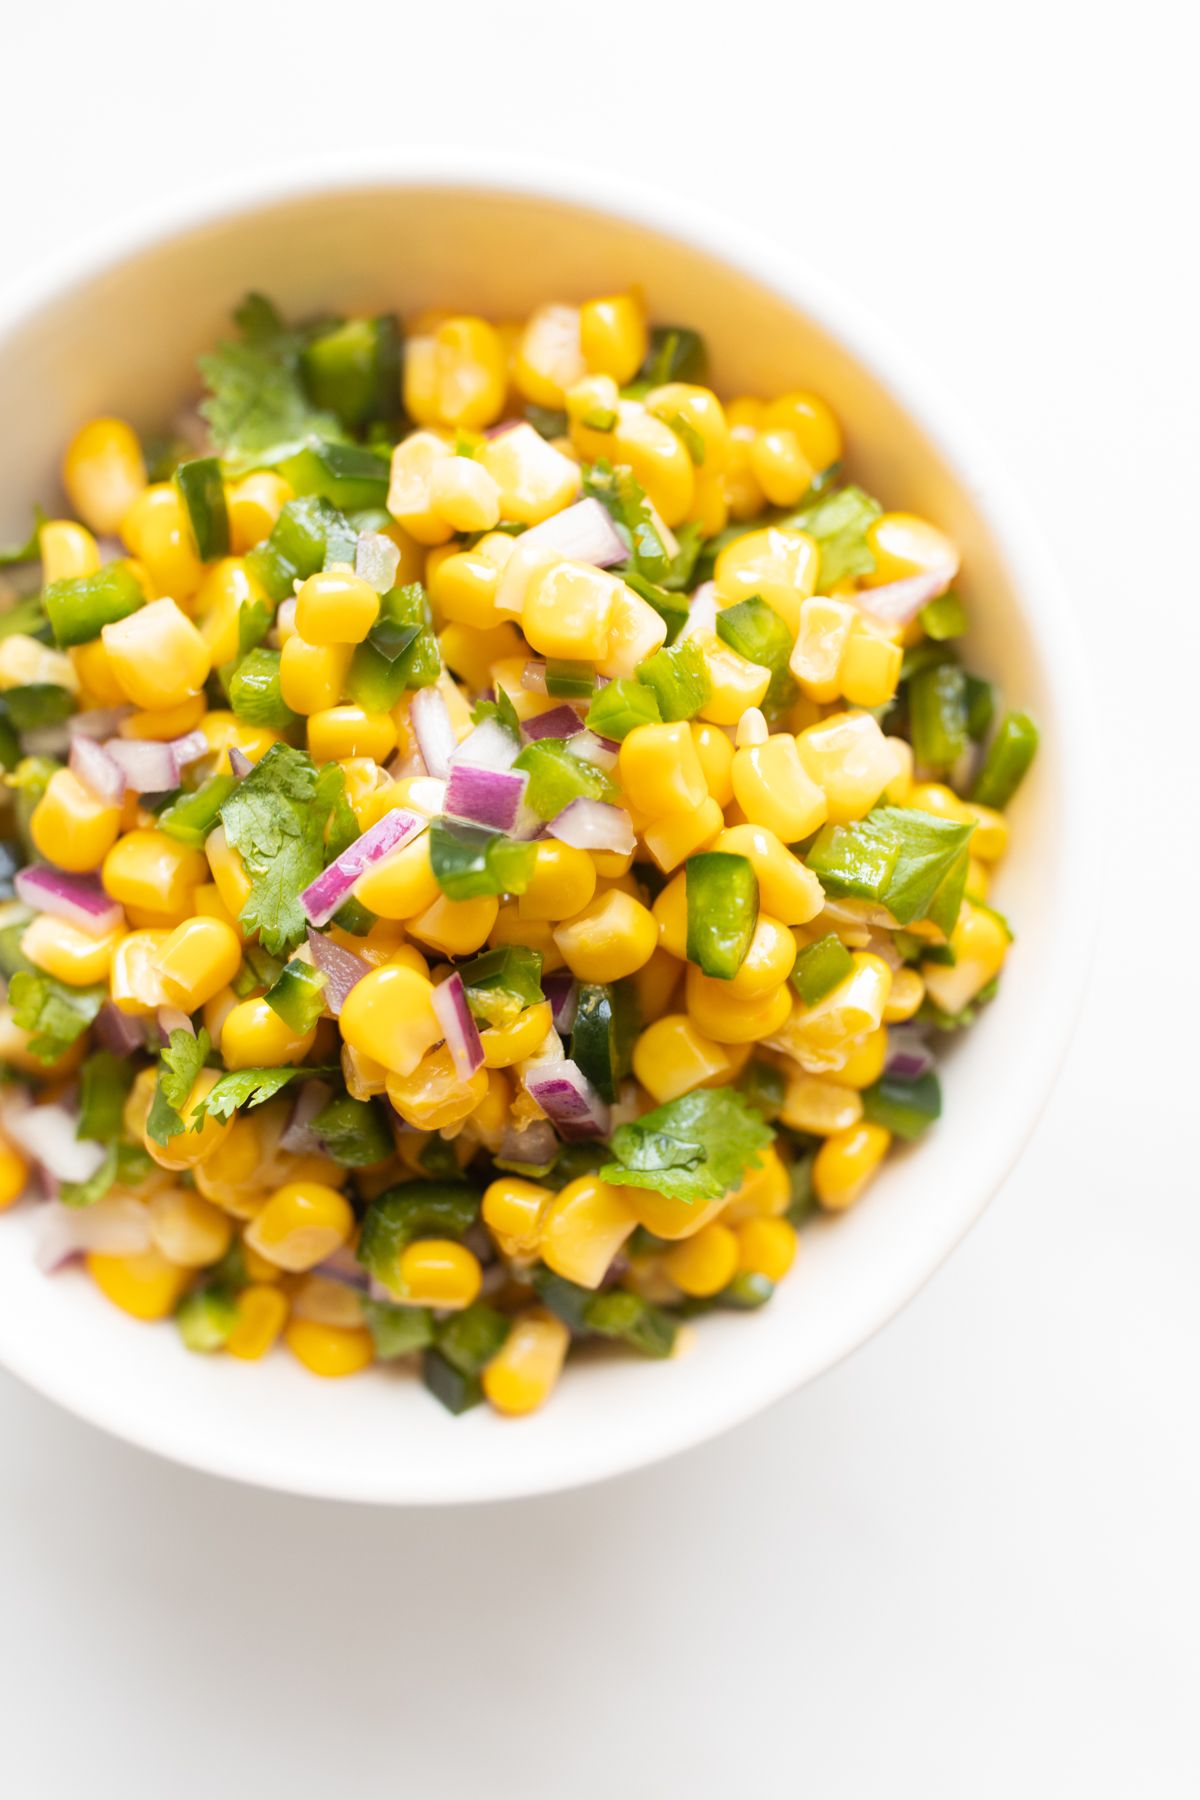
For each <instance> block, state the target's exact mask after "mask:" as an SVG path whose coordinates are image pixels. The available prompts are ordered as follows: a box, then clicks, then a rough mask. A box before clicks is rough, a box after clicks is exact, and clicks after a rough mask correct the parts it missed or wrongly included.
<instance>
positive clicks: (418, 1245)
mask: <svg viewBox="0 0 1200 1800" xmlns="http://www.w3.org/2000/svg"><path fill="white" fill-rule="evenodd" d="M396 1274H397V1279H396V1284H395V1288H394V1292H395V1294H396V1297H397V1298H398V1299H400V1300H403V1301H404V1302H405V1303H406V1304H407V1305H409V1306H437V1307H441V1308H444V1309H448V1310H451V1311H455V1312H458V1311H461V1309H462V1308H463V1307H465V1306H470V1305H471V1302H472V1301H473V1300H475V1299H476V1298H477V1297H478V1295H479V1289H480V1286H481V1284H482V1281H483V1270H482V1269H481V1268H480V1266H479V1258H478V1257H477V1256H474V1255H473V1254H472V1253H471V1251H470V1250H468V1249H467V1247H466V1245H465V1244H459V1243H456V1242H455V1240H454V1239H453V1238H417V1240H416V1241H415V1242H414V1243H411V1244H409V1245H408V1246H407V1248H406V1249H404V1250H403V1251H401V1253H400V1260H399V1263H398V1264H397V1270H396Z"/></svg>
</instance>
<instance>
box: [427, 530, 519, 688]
mask: <svg viewBox="0 0 1200 1800" xmlns="http://www.w3.org/2000/svg"><path fill="white" fill-rule="evenodd" d="M515 542H516V540H515V539H514V538H511V537H509V535H508V533H507V532H504V531H496V532H490V533H489V534H488V536H487V537H483V538H480V540H479V542H478V543H477V544H476V545H474V546H473V548H472V549H470V550H457V551H453V552H452V553H451V554H450V555H449V556H447V557H444V558H443V559H442V561H441V562H439V563H438V565H437V567H436V569H431V570H430V571H429V574H428V587H429V599H430V604H431V605H432V607H433V609H434V613H435V615H436V616H438V617H439V618H441V619H449V620H451V621H452V622H454V623H455V624H458V625H471V626H474V627H475V628H476V629H477V630H479V631H492V630H495V628H496V627H497V626H498V625H500V624H501V622H502V620H503V615H502V614H500V613H498V612H497V611H496V591H497V589H498V587H499V585H500V572H501V570H502V569H503V568H504V566H505V564H506V563H507V561H508V559H509V557H510V556H511V555H512V552H513V547H514V544H515ZM501 546H504V548H501ZM481 685H483V686H486V685H487V683H486V682H484V683H482V684H481Z"/></svg>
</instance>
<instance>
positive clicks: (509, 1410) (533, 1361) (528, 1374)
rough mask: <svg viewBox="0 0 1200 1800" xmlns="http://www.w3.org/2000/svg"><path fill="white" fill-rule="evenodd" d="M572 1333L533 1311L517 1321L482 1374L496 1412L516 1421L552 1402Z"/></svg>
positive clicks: (550, 1317)
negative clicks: (550, 1398)
mask: <svg viewBox="0 0 1200 1800" xmlns="http://www.w3.org/2000/svg"><path fill="white" fill-rule="evenodd" d="M570 1343H571V1334H570V1332H569V1331H568V1330H567V1327H566V1326H565V1325H564V1324H563V1322H562V1320H561V1319H556V1318H554V1316H553V1315H552V1314H551V1313H548V1312H545V1311H543V1310H542V1309H541V1308H531V1309H530V1311H528V1312H524V1313H521V1314H520V1315H519V1316H518V1317H517V1318H516V1319H515V1320H514V1321H513V1326H512V1330H511V1331H510V1332H509V1334H508V1336H507V1338H506V1339H505V1340H504V1343H503V1345H502V1346H501V1348H500V1350H499V1352H498V1353H497V1354H496V1355H495V1356H494V1357H493V1358H492V1360H491V1362H490V1363H489V1364H488V1366H487V1368H486V1369H485V1370H484V1371H483V1391H484V1393H485V1394H486V1395H487V1397H488V1400H489V1401H490V1402H491V1404H492V1405H493V1406H494V1407H495V1409H496V1411H497V1412H500V1413H505V1414H507V1415H508V1416H510V1417H513V1418H517V1417H520V1416H522V1415H524V1414H525V1413H531V1412H536V1411H537V1409H538V1407H539V1406H543V1405H544V1404H545V1402H546V1401H547V1400H548V1399H549V1397H550V1394H551V1392H552V1391H553V1388H554V1385H555V1383H556V1382H557V1380H558V1377H559V1375H560V1374H561V1372H562V1366H563V1363H564V1362H565V1361H566V1355H567V1351H568V1349H569V1348H570Z"/></svg>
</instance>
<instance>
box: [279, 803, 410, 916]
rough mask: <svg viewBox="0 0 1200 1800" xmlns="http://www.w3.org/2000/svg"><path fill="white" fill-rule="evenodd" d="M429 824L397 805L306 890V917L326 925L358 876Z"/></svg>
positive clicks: (303, 899) (302, 903)
mask: <svg viewBox="0 0 1200 1800" xmlns="http://www.w3.org/2000/svg"><path fill="white" fill-rule="evenodd" d="M426 824H427V820H425V819H424V818H423V817H422V816H421V814H420V813H415V812H409V811H408V810H407V808H405V807H403V806H394V807H393V808H392V810H391V812H387V813H384V815H383V817H382V819H379V820H377V821H376V823H375V824H374V825H372V826H371V828H370V830H369V831H364V832H363V834H362V836H361V837H360V838H355V840H354V842H353V843H352V844H351V845H350V847H349V848H348V849H346V850H343V851H342V854H341V855H340V856H339V857H337V858H335V860H334V861H333V862H331V863H330V865H329V867H328V868H327V869H323V870H322V871H321V873H320V874H319V875H318V876H317V879H316V880H315V881H313V882H310V883H309V885H308V886H307V887H306V888H305V890H304V892H303V893H302V894H301V896H300V907H301V910H302V911H303V913H304V916H305V918H307V919H308V920H309V922H310V924H313V925H324V924H326V923H327V922H328V921H329V920H330V919H332V917H333V915H334V913H335V912H336V911H337V910H338V907H339V906H342V905H343V904H344V903H345V901H346V900H347V899H348V897H349V895H350V891H351V889H352V888H353V886H354V884H355V882H356V881H357V880H358V878H359V876H360V875H362V874H363V873H365V871H366V870H367V869H370V868H373V867H374V865H375V864H376V863H377V862H380V861H381V860H382V858H383V857H385V856H387V855H388V854H389V853H390V852H391V851H393V850H399V848H400V846H401V845H402V844H407V842H408V841H409V839H410V838H413V837H416V835H417V833H418V832H419V831H423V830H424V829H425V826H426Z"/></svg>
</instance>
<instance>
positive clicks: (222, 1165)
mask: <svg viewBox="0 0 1200 1800" xmlns="http://www.w3.org/2000/svg"><path fill="white" fill-rule="evenodd" d="M210 1019H211V1021H212V1022H211V1023H210ZM204 1023H205V1027H206V1029H207V1030H208V1031H209V1032H210V1033H212V1035H213V1037H214V1041H215V1039H216V1038H217V1037H219V1035H220V1033H219V1021H218V1020H216V1019H215V1018H212V1015H211V1014H210V1012H209V1010H208V1008H205V1014H204ZM290 1110H291V1109H290V1106H289V1105H288V1103H287V1102H283V1103H275V1102H268V1104H267V1105H266V1106H261V1107H256V1108H255V1109H254V1111H253V1112H245V1113H237V1114H235V1116H234V1118H233V1120H232V1122H231V1124H230V1128H229V1131H228V1134H227V1135H226V1136H225V1137H224V1138H223V1139H222V1140H221V1142H220V1143H219V1144H218V1145H217V1147H216V1149H215V1150H214V1151H213V1153H212V1155H211V1156H207V1157H206V1158H205V1159H204V1162H203V1163H202V1164H201V1165H200V1166H199V1168H197V1170H196V1186H197V1187H198V1188H199V1189H200V1192H201V1193H202V1194H203V1195H204V1198H205V1199H206V1200H212V1201H214V1202H215V1203H216V1204H217V1205H218V1206H222V1207H224V1208H225V1209H226V1211H228V1212H234V1213H236V1214H237V1215H238V1216H239V1217H242V1216H247V1217H252V1216H253V1214H254V1213H255V1212H257V1211H258V1210H259V1206H260V1205H265V1203H266V1199H267V1194H266V1192H265V1191H264V1190H266V1189H269V1188H270V1187H271V1185H272V1183H273V1182H274V1181H275V1180H277V1179H278V1173H277V1170H276V1168H275V1164H274V1159H275V1158H276V1156H277V1153H278V1150H279V1139H280V1136H281V1134H282V1132H283V1128H284V1125H285V1124H286V1122H287V1118H288V1115H289V1113H290ZM144 1123H145V1121H144V1120H143V1121H142V1124H144ZM138 1129H139V1131H140V1129H141V1126H139V1128H138ZM248 1196H253V1197H254V1200H255V1202H256V1204H255V1205H253V1206H251V1207H250V1208H249V1210H248V1211H247V1207H246V1205H245V1204H241V1203H242V1202H244V1201H245V1200H246V1199H247V1197H248ZM255 1279H256V1280H259V1279H261V1277H260V1276H256V1277H255Z"/></svg>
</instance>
